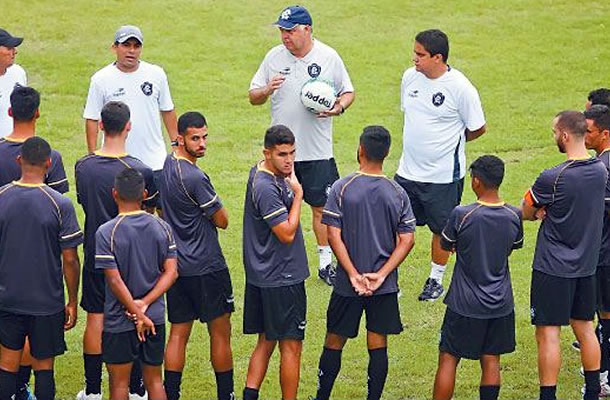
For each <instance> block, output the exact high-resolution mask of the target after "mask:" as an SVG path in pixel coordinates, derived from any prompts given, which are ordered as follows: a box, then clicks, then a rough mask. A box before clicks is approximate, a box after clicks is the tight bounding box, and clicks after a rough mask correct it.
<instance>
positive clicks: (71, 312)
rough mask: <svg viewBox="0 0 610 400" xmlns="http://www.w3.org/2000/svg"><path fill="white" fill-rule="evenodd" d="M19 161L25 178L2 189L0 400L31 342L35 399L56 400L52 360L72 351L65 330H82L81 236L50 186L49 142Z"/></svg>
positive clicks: (29, 143)
mask: <svg viewBox="0 0 610 400" xmlns="http://www.w3.org/2000/svg"><path fill="white" fill-rule="evenodd" d="M18 161H19V164H20V166H21V178H20V179H19V180H18V181H14V182H12V183H9V184H7V185H4V186H2V188H0V365H1V368H0V399H1V400H10V399H13V398H14V397H13V396H14V395H15V392H16V383H17V371H18V370H19V361H20V360H21V356H22V351H23V347H24V343H25V339H26V337H28V338H29V341H30V349H31V354H32V357H33V360H32V367H33V369H34V376H35V383H36V388H35V395H36V397H37V398H38V400H51V399H54V398H55V378H54V373H53V364H54V359H55V357H56V356H58V355H61V354H63V353H64V352H65V351H66V343H65V340H64V331H67V330H69V329H72V328H73V327H74V326H75V325H76V317H77V312H78V305H77V302H78V284H79V274H80V263H79V259H78V252H77V247H78V245H79V244H81V243H82V240H83V233H82V231H81V230H80V228H79V226H78V221H77V220H76V213H75V212H74V206H73V205H72V203H71V202H70V199H68V198H67V197H65V196H62V195H61V194H60V193H58V192H57V191H55V190H53V189H51V188H50V187H49V186H47V185H45V184H44V178H45V175H46V173H47V171H48V169H49V167H50V166H51V147H50V146H49V144H48V143H47V142H46V141H45V140H44V139H42V138H39V137H32V138H29V139H28V140H26V141H25V142H24V143H23V146H22V147H21V155H20V156H19V158H18ZM33 243H35V245H32V244H33ZM62 277H63V278H64V279H65V282H66V286H67V293H68V302H67V303H66V302H65V295H64V284H63V281H62Z"/></svg>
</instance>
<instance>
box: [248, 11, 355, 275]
mask: <svg viewBox="0 0 610 400" xmlns="http://www.w3.org/2000/svg"><path fill="white" fill-rule="evenodd" d="M275 25H276V26H277V27H278V28H279V30H280V35H281V38H282V44H280V45H278V46H276V47H274V48H273V49H271V50H270V51H269V52H268V53H267V55H266V56H265V59H264V60H263V62H262V63H261V65H260V67H259V68H258V71H256V74H255V75H254V77H253V78H252V82H251V83H250V91H249V92H248V95H249V97H250V103H251V104H253V105H260V104H264V103H265V102H266V101H267V99H268V98H269V97H271V125H278V124H282V125H285V126H287V127H288V128H290V130H291V131H292V132H293V133H294V136H295V137H296V147H297V155H296V161H295V163H294V170H295V173H296V176H297V178H298V179H299V182H301V183H302V185H303V192H304V195H303V197H304V199H305V202H306V203H307V204H309V205H310V206H311V211H312V214H313V220H312V224H313V231H314V234H315V235H316V241H317V243H318V254H319V268H318V276H319V277H320V278H321V279H323V280H324V281H325V282H326V283H328V284H329V285H330V284H332V281H333V279H334V274H335V270H334V268H333V267H332V266H331V261H332V251H331V249H330V246H329V245H328V238H327V235H326V227H325V226H324V225H322V222H321V221H322V209H323V208H324V203H326V199H327V195H328V190H330V187H331V185H332V184H333V182H334V181H336V180H337V179H339V172H338V171H337V165H336V163H335V159H334V158H333V140H332V138H333V136H332V120H331V118H328V117H333V116H337V115H341V114H342V113H343V112H345V110H346V109H347V108H348V107H349V106H350V105H351V104H352V102H353V101H354V87H353V86H352V82H351V80H350V77H349V75H348V73H347V70H346V69H345V65H344V64H343V60H342V59H341V57H340V56H339V54H338V53H337V52H336V51H335V50H334V49H332V48H331V47H329V46H327V45H326V44H324V43H322V42H320V41H319V40H317V39H314V38H313V36H312V35H313V22H312V19H311V15H310V14H309V12H308V11H307V10H306V9H305V8H304V7H302V6H291V7H286V8H285V9H284V10H283V11H282V13H281V14H280V16H279V17H278V19H277V21H276V22H275ZM311 79H322V80H326V81H328V82H331V83H332V85H333V86H334V88H335V90H336V93H337V96H338V98H337V100H336V102H335V104H334V107H333V108H332V109H331V110H329V111H328V112H325V113H321V114H318V115H316V114H313V113H312V112H310V111H308V110H307V109H306V108H305V107H304V106H303V104H302V103H301V99H300V93H301V87H302V86H303V85H304V84H305V83H306V82H307V81H309V80H311Z"/></svg>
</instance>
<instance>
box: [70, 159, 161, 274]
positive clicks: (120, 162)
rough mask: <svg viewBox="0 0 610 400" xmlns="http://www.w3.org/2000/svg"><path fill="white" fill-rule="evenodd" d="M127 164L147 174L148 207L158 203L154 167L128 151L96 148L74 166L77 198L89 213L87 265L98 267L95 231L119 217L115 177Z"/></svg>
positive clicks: (86, 231) (86, 236)
mask: <svg viewBox="0 0 610 400" xmlns="http://www.w3.org/2000/svg"><path fill="white" fill-rule="evenodd" d="M126 168H133V169H135V170H137V171H139V172H140V173H141V174H142V175H143V176H144V182H145V185H146V190H147V192H148V197H147V199H146V200H145V201H144V205H145V206H147V207H154V206H155V205H156V204H157V199H158V197H159V196H158V191H157V188H156V186H155V181H154V179H153V172H152V169H150V167H148V166H146V165H145V164H144V163H143V162H142V161H140V160H138V159H137V158H135V157H132V156H130V155H127V154H121V155H109V154H104V153H101V152H95V153H94V154H89V155H86V156H84V157H82V158H81V159H80V160H78V161H77V162H76V165H75V166H74V175H75V177H76V199H77V200H78V202H79V204H80V205H81V207H82V208H83V211H84V213H85V243H84V254H85V262H84V268H86V269H87V270H89V271H94V270H95V232H96V231H97V228H99V227H100V226H101V225H102V224H103V223H104V222H107V221H109V220H111V219H112V218H114V217H116V216H117V214H118V213H119V209H118V207H117V205H116V202H115V201H114V198H113V197H112V188H113V187H114V178H115V177H116V176H117V175H118V174H120V173H121V172H122V171H123V170H124V169H126Z"/></svg>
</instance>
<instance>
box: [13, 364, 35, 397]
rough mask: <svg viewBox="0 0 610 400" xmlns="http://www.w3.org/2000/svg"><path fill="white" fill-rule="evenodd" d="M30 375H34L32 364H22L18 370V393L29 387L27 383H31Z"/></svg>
mask: <svg viewBox="0 0 610 400" xmlns="http://www.w3.org/2000/svg"><path fill="white" fill-rule="evenodd" d="M30 375H32V366H31V365H20V366H19V372H17V393H19V392H20V391H24V390H26V389H27V384H28V383H30Z"/></svg>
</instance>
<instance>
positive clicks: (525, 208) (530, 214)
mask: <svg viewBox="0 0 610 400" xmlns="http://www.w3.org/2000/svg"><path fill="white" fill-rule="evenodd" d="M539 210H540V209H539V208H538V207H535V206H533V205H531V204H528V202H527V201H526V200H523V202H522V203H521V214H522V215H523V219H524V220H526V221H536V220H537V219H538V218H536V213H537V212H538V211H539Z"/></svg>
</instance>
